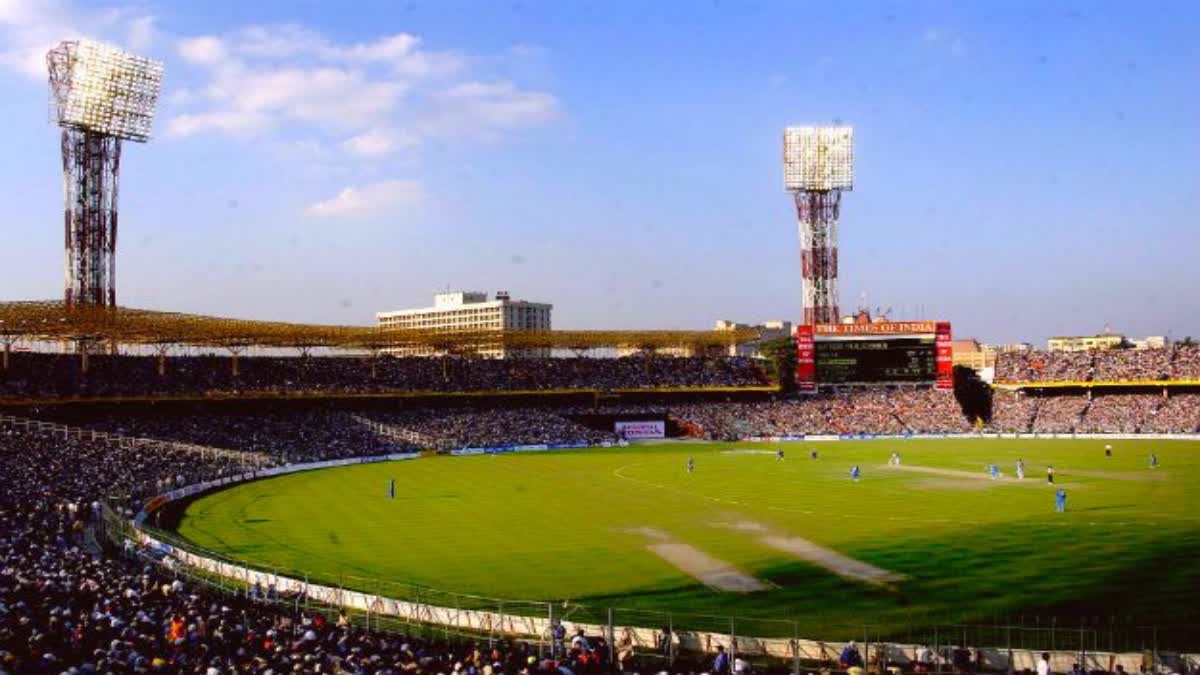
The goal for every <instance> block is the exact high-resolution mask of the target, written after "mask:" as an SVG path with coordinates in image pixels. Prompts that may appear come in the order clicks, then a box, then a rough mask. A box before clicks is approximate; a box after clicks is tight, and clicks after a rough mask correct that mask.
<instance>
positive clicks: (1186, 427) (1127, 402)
mask: <svg viewBox="0 0 1200 675" xmlns="http://www.w3.org/2000/svg"><path fill="white" fill-rule="evenodd" d="M988 428H989V430H991V431H998V432H1002V433H1029V432H1037V433H1126V434H1132V433H1195V432H1197V431H1200V394H1192V393H1187V394H1179V393H1175V394H1171V395H1170V396H1169V397H1163V395H1162V394H1160V393H1155V394H1144V393H1117V394H1114V393H1105V394H1096V395H1095V396H1094V397H1093V398H1092V399H1091V400H1088V397H1087V395H1086V394H1059V395H1051V396H1035V395H1030V394H1026V393H1018V392H1009V391H998V392H996V393H995V395H994V396H993V397H992V421H991V423H990V424H989V425H988Z"/></svg>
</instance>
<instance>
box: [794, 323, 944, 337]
mask: <svg viewBox="0 0 1200 675" xmlns="http://www.w3.org/2000/svg"><path fill="white" fill-rule="evenodd" d="M936 327H937V324H936V323H935V322H933V321H880V322H877V323H819V324H817V325H816V326H814V328H815V330H816V334H817V335H913V334H922V333H934V332H936Z"/></svg>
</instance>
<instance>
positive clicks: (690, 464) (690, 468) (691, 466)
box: [687, 457, 696, 473]
mask: <svg viewBox="0 0 1200 675" xmlns="http://www.w3.org/2000/svg"><path fill="white" fill-rule="evenodd" d="M695 471H696V459H695V458H694V457H688V461H687V472H688V473H695Z"/></svg>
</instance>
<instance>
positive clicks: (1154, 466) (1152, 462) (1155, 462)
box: [1150, 452, 1158, 469]
mask: <svg viewBox="0 0 1200 675" xmlns="http://www.w3.org/2000/svg"><path fill="white" fill-rule="evenodd" d="M1150 468H1151V469H1157V468H1158V455H1156V454H1154V453H1153V452H1152V453H1150Z"/></svg>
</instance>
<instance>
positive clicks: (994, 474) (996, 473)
mask: <svg viewBox="0 0 1200 675" xmlns="http://www.w3.org/2000/svg"><path fill="white" fill-rule="evenodd" d="M988 476H990V477H991V479H992V480H996V479H997V478H999V477H1000V467H998V466H996V465H995V464H989V465H988Z"/></svg>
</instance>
